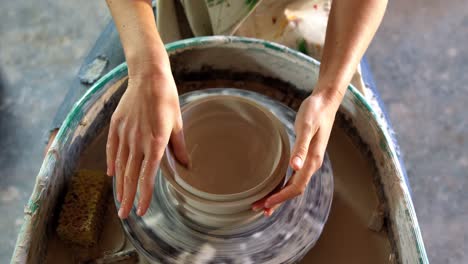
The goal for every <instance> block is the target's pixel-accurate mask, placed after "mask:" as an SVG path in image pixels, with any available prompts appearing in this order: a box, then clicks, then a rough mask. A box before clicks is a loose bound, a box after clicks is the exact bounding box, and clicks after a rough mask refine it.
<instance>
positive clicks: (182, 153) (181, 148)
mask: <svg viewBox="0 0 468 264" xmlns="http://www.w3.org/2000/svg"><path fill="white" fill-rule="evenodd" d="M170 141H171V146H172V151H173V152H174V155H175V157H176V159H177V160H178V161H179V162H180V163H182V164H183V165H185V166H187V167H188V166H189V164H190V158H189V154H188V151H187V147H186V145H185V137H184V130H183V127H182V120H179V121H178V122H176V124H175V126H174V128H173V130H172V134H171V138H170Z"/></svg>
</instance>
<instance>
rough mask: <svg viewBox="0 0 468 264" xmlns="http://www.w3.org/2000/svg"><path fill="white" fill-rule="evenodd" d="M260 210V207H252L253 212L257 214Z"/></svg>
mask: <svg viewBox="0 0 468 264" xmlns="http://www.w3.org/2000/svg"><path fill="white" fill-rule="evenodd" d="M260 209H262V207H261V206H259V205H255V206H252V210H253V211H254V212H258V211H260Z"/></svg>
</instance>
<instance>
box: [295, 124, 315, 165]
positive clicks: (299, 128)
mask: <svg viewBox="0 0 468 264" xmlns="http://www.w3.org/2000/svg"><path fill="white" fill-rule="evenodd" d="M296 122H297V125H296V142H295V144H294V147H293V151H292V154H291V160H290V165H291V167H292V168H293V169H294V170H295V171H298V170H300V169H302V166H303V165H304V161H305V159H306V157H307V153H308V152H309V145H310V141H311V140H312V137H313V135H314V133H315V132H316V131H317V130H316V129H315V128H314V125H313V124H312V123H311V122H310V121H308V120H303V118H300V117H299V119H297V120H296Z"/></svg>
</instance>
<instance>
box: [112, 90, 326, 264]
mask: <svg viewBox="0 0 468 264" xmlns="http://www.w3.org/2000/svg"><path fill="white" fill-rule="evenodd" d="M220 94H222V95H224V94H226V95H234V96H240V97H244V98H247V99H250V100H254V101H256V102H257V103H258V104H260V105H261V106H264V107H265V108H267V109H269V110H270V111H271V112H272V113H273V114H274V115H275V116H276V117H277V118H278V119H279V120H280V121H281V122H282V123H283V124H284V125H285V127H286V130H287V133H288V136H289V138H290V139H291V140H292V142H294V130H293V124H294V119H295V112H294V111H293V110H291V109H290V108H288V107H286V106H284V105H283V104H281V103H279V102H277V101H274V100H271V99H269V98H267V97H265V96H263V95H260V94H258V93H254V92H250V91H245V90H238V89H206V90H200V91H195V92H191V93H187V94H184V95H182V96H181V97H180V103H181V105H183V104H185V103H187V102H191V101H193V100H198V99H200V98H204V97H208V96H213V95H220ZM157 173H158V174H157V180H156V184H155V189H154V195H153V199H152V201H151V205H150V208H149V209H148V211H147V213H146V214H145V215H144V216H143V217H139V216H137V215H136V213H135V210H134V209H133V210H132V212H131V213H130V216H129V217H128V218H127V219H125V220H123V221H122V223H123V227H124V229H125V231H126V233H127V235H128V237H129V239H130V241H131V242H132V243H133V244H134V246H135V247H136V249H137V250H138V251H139V252H140V253H142V254H144V255H145V256H146V257H147V258H148V259H149V260H152V261H157V262H161V263H295V262H297V261H299V260H301V259H302V257H303V256H304V255H305V254H306V253H307V252H308V251H309V250H310V249H311V248H312V247H313V246H314V245H315V243H316V242H317V240H318V238H319V236H320V234H321V232H322V230H323V227H324V224H325V222H326V220H327V217H328V214H329V212H330V207H331V201H332V196H333V173H332V169H331V163H330V160H329V158H328V155H327V154H326V155H325V158H324V162H323V165H322V167H321V168H320V170H319V171H317V172H316V173H315V174H314V175H313V177H312V178H311V180H310V182H309V185H308V186H307V188H306V190H305V192H304V193H303V195H301V196H299V197H296V198H295V199H292V200H289V201H287V202H286V203H284V204H283V205H282V206H281V207H280V208H278V209H277V210H276V212H275V213H274V214H273V215H272V216H271V217H260V218H258V219H257V220H255V221H253V222H250V223H248V224H245V225H240V226H235V227H229V228H227V227H226V228H216V229H215V228H209V227H205V226H200V225H199V224H196V223H194V222H192V221H190V220H189V219H186V218H185V217H184V216H182V215H181V214H180V213H179V212H178V210H177V206H178V205H177V203H176V202H174V200H173V199H171V198H170V195H168V193H169V192H170V190H169V189H170V186H169V182H168V181H167V180H166V179H165V178H164V177H163V176H162V175H161V172H160V171H158V172H157ZM114 184H115V182H114ZM114 189H115V188H114ZM138 197H139V195H138V193H137V198H138ZM135 201H137V199H136V200H135ZM135 207H136V202H135V206H134V208H135ZM226 229H229V230H226Z"/></svg>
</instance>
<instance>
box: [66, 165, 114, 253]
mask: <svg viewBox="0 0 468 264" xmlns="http://www.w3.org/2000/svg"><path fill="white" fill-rule="evenodd" d="M109 190H110V178H109V177H108V176H106V175H105V174H104V173H103V172H100V171H90V170H81V171H79V172H78V173H77V174H75V175H74V176H73V177H72V183H71V186H70V187H69V190H68V192H67V194H66V196H65V201H64V203H63V205H62V210H61V212H60V217H59V222H58V226H57V234H58V236H59V237H60V238H61V239H62V240H63V241H65V242H69V243H71V244H75V245H79V246H83V247H91V246H94V245H95V244H96V243H97V241H98V237H99V230H101V227H102V221H103V218H104V210H105V204H106V201H107V196H108V192H109Z"/></svg>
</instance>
